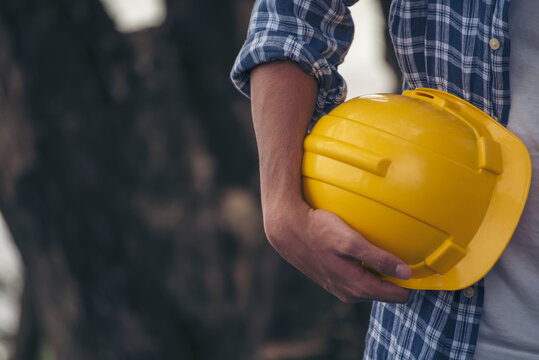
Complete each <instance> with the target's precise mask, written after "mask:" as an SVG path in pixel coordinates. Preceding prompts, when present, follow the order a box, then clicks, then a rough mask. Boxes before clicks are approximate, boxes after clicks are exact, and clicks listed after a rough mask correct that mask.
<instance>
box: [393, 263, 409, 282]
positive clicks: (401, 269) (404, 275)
mask: <svg viewBox="0 0 539 360" xmlns="http://www.w3.org/2000/svg"><path fill="white" fill-rule="evenodd" d="M411 276H412V269H410V267H409V266H405V265H400V264H399V265H397V267H396V268H395V277H397V278H399V279H402V280H408V279H409V278H410V277H411Z"/></svg>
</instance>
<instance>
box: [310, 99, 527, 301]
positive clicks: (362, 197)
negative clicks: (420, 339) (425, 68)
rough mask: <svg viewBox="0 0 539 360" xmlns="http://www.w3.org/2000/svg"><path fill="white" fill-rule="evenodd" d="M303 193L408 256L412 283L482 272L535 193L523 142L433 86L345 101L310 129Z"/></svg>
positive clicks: (445, 284) (448, 281) (461, 283)
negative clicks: (529, 191) (532, 193)
mask: <svg viewBox="0 0 539 360" xmlns="http://www.w3.org/2000/svg"><path fill="white" fill-rule="evenodd" d="M302 174H303V192H304V195H305V200H306V201H307V202H308V203H309V204H310V205H311V206H312V207H314V208H318V209H325V210H328V211H331V212H333V213H335V214H336V215H338V216H339V217H341V218H342V219H343V220H344V221H345V222H346V223H348V224H349V225H350V226H351V227H352V228H354V229H356V230H357V231H358V232H360V233H361V234H362V235H363V236H364V237H365V238H366V239H367V240H369V241H370V242H371V243H372V244H374V245H376V246H378V247H380V248H382V249H384V250H386V251H388V252H391V253H393V254H395V255H396V256H398V257H399V258H400V259H402V260H403V261H405V262H406V263H407V264H408V265H410V267H411V268H412V277H411V278H410V279H409V280H400V279H396V278H392V277H389V276H386V275H381V276H382V277H383V278H384V279H385V280H387V281H390V282H393V283H395V284H397V285H400V286H403V287H406V288H411V289H433V290H434V289H436V290H457V289H462V288H464V287H467V286H470V285H471V284H473V283H475V282H477V281H478V280H480V279H481V278H482V277H483V276H485V274H486V273H487V272H488V271H489V270H490V268H491V267H492V266H494V264H495V263H496V261H497V260H498V258H499V257H500V255H501V254H502V252H503V250H504V249H505V247H506V246H507V243H508V242H509V240H510V238H511V236H512V234H513V232H514V230H515V228H516V226H517V223H518V220H519V218H520V215H521V213H522V211H523V209H524V204H525V202H526V198H527V196H528V190H529V187H530V181H531V161H530V156H529V154H528V151H527V150H526V147H525V146H524V144H523V143H522V142H521V141H520V140H519V139H518V138H517V137H516V136H515V135H513V134H512V133H510V132H509V131H508V130H507V129H505V128H504V127H503V126H502V125H500V124H499V123H498V122H496V121H495V120H494V119H492V118H491V117H489V116H488V115H487V114H485V113H484V112H483V111H481V110H479V109H477V108H476V107H474V106H472V105H470V104H469V103H467V102H465V101H464V100H461V99H459V98H458V97H456V96H453V95H451V94H448V93H445V92H443V91H439V90H433V89H416V90H414V91H405V92H404V93H403V95H368V96H362V97H359V98H355V99H352V100H350V101H347V102H345V103H344V104H342V105H339V106H338V107H337V108H335V109H334V110H333V111H332V112H330V113H329V114H328V115H326V116H324V117H322V118H321V119H320V120H319V121H318V123H317V124H316V125H315V126H314V127H313V129H312V131H311V132H310V134H309V135H308V136H307V137H306V138H305V142H304V157H303V167H302Z"/></svg>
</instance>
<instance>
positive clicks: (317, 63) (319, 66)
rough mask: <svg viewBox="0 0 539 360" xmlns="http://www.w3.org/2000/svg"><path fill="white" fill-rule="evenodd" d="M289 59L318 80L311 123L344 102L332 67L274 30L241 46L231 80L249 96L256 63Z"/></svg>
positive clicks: (339, 79) (342, 86)
mask: <svg viewBox="0 0 539 360" xmlns="http://www.w3.org/2000/svg"><path fill="white" fill-rule="evenodd" d="M275 60H291V61H294V62H296V63H298V65H299V66H300V68H301V69H302V70H303V71H304V72H305V73H307V74H309V75H311V76H314V77H315V78H316V79H317V81H318V97H317V99H316V105H315V109H314V114H313V121H316V120H318V119H319V118H320V117H321V116H323V115H325V114H327V113H328V112H329V111H331V110H332V109H333V108H334V107H335V106H336V105H338V104H340V103H342V102H343V101H344V100H345V99H346V83H345V81H344V79H343V78H342V76H341V75H340V74H339V73H338V72H337V69H336V68H335V66H333V65H331V64H330V63H328V61H327V60H326V58H325V57H324V56H322V55H321V54H320V53H318V52H317V51H316V50H315V49H313V48H311V47H310V46H309V44H307V43H305V42H302V41H301V40H298V39H297V38H296V37H294V36H292V35H287V36H284V35H283V34H282V33H278V32H273V31H261V32H258V33H256V34H254V36H253V37H252V39H248V40H247V42H246V43H245V44H244V45H243V47H242V49H241V51H240V53H239V54H238V57H237V58H236V61H235V63H234V66H233V68H232V72H231V74H230V77H231V79H232V82H233V83H234V85H235V86H236V87H237V88H238V90H239V91H240V92H241V93H243V94H244V95H245V96H247V97H250V91H251V87H250V72H251V70H252V69H253V68H254V67H256V66H257V65H259V64H262V63H266V62H270V61H275Z"/></svg>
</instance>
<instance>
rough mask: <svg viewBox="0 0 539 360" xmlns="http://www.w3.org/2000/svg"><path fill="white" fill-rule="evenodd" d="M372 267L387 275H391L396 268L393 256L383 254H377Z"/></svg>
mask: <svg viewBox="0 0 539 360" xmlns="http://www.w3.org/2000/svg"><path fill="white" fill-rule="evenodd" d="M370 265H371V266H372V267H374V268H375V269H376V270H378V271H381V272H383V273H385V274H391V273H392V272H393V268H394V267H395V266H394V265H393V259H392V258H391V256H390V255H388V254H386V253H383V252H378V253H376V254H375V255H374V257H373V263H372V264H370Z"/></svg>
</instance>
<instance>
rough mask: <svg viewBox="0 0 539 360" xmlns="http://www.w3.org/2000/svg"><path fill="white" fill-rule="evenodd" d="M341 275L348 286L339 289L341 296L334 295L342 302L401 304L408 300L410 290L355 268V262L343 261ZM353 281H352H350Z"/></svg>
mask: <svg viewBox="0 0 539 360" xmlns="http://www.w3.org/2000/svg"><path fill="white" fill-rule="evenodd" d="M343 262H344V263H345V264H344V266H343V268H342V269H343V274H346V275H345V277H346V278H347V281H345V283H348V286H347V287H345V288H343V289H341V290H342V295H339V294H335V295H337V296H338V297H339V299H340V300H341V301H343V302H358V301H362V300H372V299H375V300H380V301H387V302H398V303H403V302H406V301H407V300H408V297H409V296H410V290H408V289H404V288H401V287H400V286H397V285H395V284H392V283H389V282H386V281H382V280H380V278H378V277H377V276H376V275H374V274H373V273H371V272H370V271H368V270H366V269H363V268H361V267H359V266H357V262H356V261H354V260H350V259H343ZM351 279H353V280H351Z"/></svg>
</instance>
